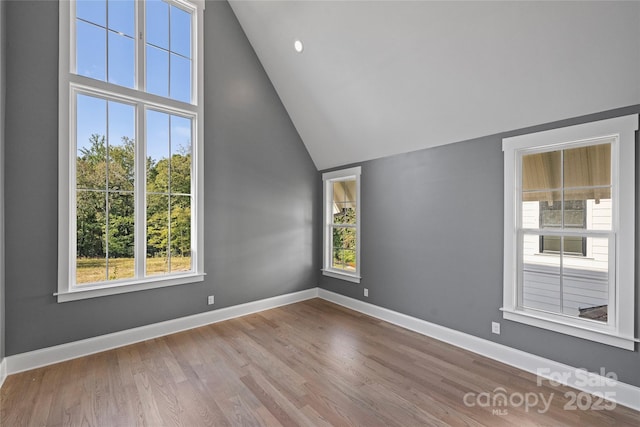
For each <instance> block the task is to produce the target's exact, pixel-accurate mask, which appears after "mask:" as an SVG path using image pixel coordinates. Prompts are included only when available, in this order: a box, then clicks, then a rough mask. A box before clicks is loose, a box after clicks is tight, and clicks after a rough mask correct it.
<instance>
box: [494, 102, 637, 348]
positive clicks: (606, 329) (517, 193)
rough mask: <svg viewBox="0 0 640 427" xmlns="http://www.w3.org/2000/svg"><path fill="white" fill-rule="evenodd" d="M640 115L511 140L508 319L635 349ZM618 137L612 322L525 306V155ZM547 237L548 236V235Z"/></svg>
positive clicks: (507, 165) (505, 145)
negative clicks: (638, 133)
mask: <svg viewBox="0 0 640 427" xmlns="http://www.w3.org/2000/svg"><path fill="white" fill-rule="evenodd" d="M637 130H638V115H637V114H633V115H629V116H624V117H616V118H612V119H606V120H600V121H596V122H590V123H585V124H580V125H575V126H569V127H563V128H558V129H552V130H548V131H543V132H536V133H531V134H525V135H520V136H515V137H511V138H505V139H503V140H502V150H503V152H504V280H503V307H502V308H501V310H502V312H503V318H504V319H507V320H512V321H515V322H520V323H525V324H527V325H531V326H536V327H539V328H543V329H548V330H551V331H555V332H560V333H563V334H567V335H572V336H575V337H580V338H583V339H587V340H591V341H596V342H600V343H603V344H607V345H611V346H615V347H620V348H624V349H627V350H632V351H633V350H634V343H635V342H637V341H638V340H637V339H636V338H635V335H634V333H635V332H634V328H635V325H634V323H635V320H634V319H635V317H634V316H635V306H634V302H635V297H634V287H635V278H634V266H635V255H634V247H635V145H636V135H635V132H636V131H637ZM612 137H613V138H614V142H613V143H612V147H611V148H612V150H611V161H612V198H613V205H612V207H613V218H612V229H611V233H610V234H609V235H610V236H611V237H610V239H612V240H610V246H612V249H613V250H611V251H610V257H609V271H610V277H609V283H610V289H609V299H610V301H611V303H612V304H613V306H610V310H609V321H608V322H607V323H606V324H604V323H601V322H597V321H592V320H589V319H578V318H575V317H572V316H565V315H562V314H555V313H549V312H546V311H542V310H534V309H529V308H525V307H523V306H522V305H521V304H520V303H519V302H518V301H519V294H520V292H521V289H522V283H521V282H520V281H521V279H520V277H521V274H520V271H519V265H520V263H519V257H520V256H521V254H522V247H521V243H520V241H521V240H520V239H519V234H520V233H521V232H522V230H523V228H522V224H521V221H522V215H521V206H522V203H521V197H522V195H521V193H522V191H521V185H522V183H521V175H522V173H521V172H522V171H521V168H522V155H523V153H524V154H529V153H532V152H536V151H537V152H541V151H552V150H560V149H565V148H570V147H575V146H580V145H586V144H589V143H590V142H591V143H593V142H595V141H597V140H600V139H603V138H612ZM545 234H546V232H545Z"/></svg>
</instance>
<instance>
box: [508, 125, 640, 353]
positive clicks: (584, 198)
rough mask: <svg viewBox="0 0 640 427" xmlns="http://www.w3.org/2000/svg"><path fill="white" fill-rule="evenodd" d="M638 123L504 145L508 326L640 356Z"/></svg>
mask: <svg viewBox="0 0 640 427" xmlns="http://www.w3.org/2000/svg"><path fill="white" fill-rule="evenodd" d="M637 129H638V115H631V116H625V117H618V118H613V119H608V120H601V121H597V122H591V123H586V124H581V125H576V126H570V127H565V128H559V129H553V130H549V131H544V132H537V133H532V134H526V135H520V136H516V137H512V138H506V139H504V140H503V151H504V162H505V163H504V174H505V177H504V178H505V181H504V182H505V189H504V190H505V193H504V194H505V206H504V208H505V228H504V293H503V308H502V310H503V316H504V318H505V319H508V320H513V321H517V322H521V323H526V324H529V325H532V326H537V327H541V328H544V329H549V330H553V331H557V332H561V333H565V334H569V335H573V336H577V337H580V338H584V339H589V340H593V341H597V342H601V343H604V344H609V345H613V346H616V347H621V348H625V349H628V350H633V349H634V342H635V341H637V339H635V338H634V313H635V307H634V301H635V299H634V262H635V256H634V246H635V227H634V225H635V208H634V206H635V144H636V135H635V131H636V130H637Z"/></svg>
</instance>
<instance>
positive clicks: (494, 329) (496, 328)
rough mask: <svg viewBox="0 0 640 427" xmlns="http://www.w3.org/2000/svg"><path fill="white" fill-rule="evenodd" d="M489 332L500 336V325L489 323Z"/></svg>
mask: <svg viewBox="0 0 640 427" xmlns="http://www.w3.org/2000/svg"><path fill="white" fill-rule="evenodd" d="M491 332H493V333H494V334H498V335H500V323H498V322H491Z"/></svg>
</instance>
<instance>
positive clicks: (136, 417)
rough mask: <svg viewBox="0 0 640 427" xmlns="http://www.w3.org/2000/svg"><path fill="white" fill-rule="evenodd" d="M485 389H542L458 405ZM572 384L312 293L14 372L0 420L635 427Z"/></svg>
mask: <svg viewBox="0 0 640 427" xmlns="http://www.w3.org/2000/svg"><path fill="white" fill-rule="evenodd" d="M496 390H498V391H499V390H504V393H506V394H507V395H516V394H520V395H524V394H526V393H536V394H538V395H544V396H545V397H547V398H550V397H552V398H551V400H550V404H549V407H548V408H547V409H548V411H540V410H539V409H541V408H542V406H540V405H539V406H537V407H534V408H526V407H524V406H523V405H507V406H497V407H494V406H486V405H485V406H483V405H478V404H475V403H477V401H472V402H471V403H474V404H471V405H470V404H468V402H467V404H465V402H466V401H465V397H468V396H473V397H477V396H478V395H480V394H481V393H485V394H488V395H490V394H491V393H494V392H496ZM571 393H577V391H576V390H572V389H570V388H568V387H555V386H552V385H551V384H549V383H548V382H543V383H542V384H537V378H536V377H535V375H532V374H530V373H527V372H524V371H521V370H518V369H517V368H514V367H511V366H507V365H504V364H502V363H500V362H497V361H495V360H491V359H488V358H485V357H483V356H480V355H477V354H474V353H471V352H468V351H465V350H462V349H459V348H456V347H454V346H452V345H450V344H447V343H443V342H440V341H436V340H433V339H430V338H427V337H424V336H422V335H419V334H417V333H415V332H412V331H408V330H406V329H403V328H401V327H398V326H395V325H391V324H389V323H386V322H383V321H381V320H379V319H375V318H372V317H370V316H367V315H364V314H361V313H358V312H354V311H352V310H349V309H347V308H345V307H341V306H338V305H335V304H332V303H330V302H327V301H324V300H320V299H313V300H308V301H304V302H301V303H296V304H291V305H288V306H283V307H279V308H276V309H271V310H266V311H263V312H260V313H254V314H251V315H248V316H244V317H242V318H237V319H232V320H228V321H224V322H220V323H216V324H212V325H208V326H204V327H201V328H196V329H193V330H189V331H185V332H180V333H177V334H173V335H169V336H166V337H160V338H156V339H151V340H147V341H144V342H141V343H138V344H133V345H129V346H125V347H121V348H118V349H114V350H111V351H107V352H103V353H99V354H95V355H91V356H87V357H83V358H79V359H75V360H71V361H68V362H64V363H58V364H56V365H51V366H48V367H44V368H39V369H35V370H33V371H29V372H23V373H20V374H15V375H11V376H9V377H8V378H7V379H6V381H5V384H4V386H3V387H2V390H0V425H1V426H3V427H4V426H11V427H14V426H15V427H21V426H29V427H30V426H51V427H57V426H74V427H75V426H98V427H101V426H108V427H112V426H122V427H130V426H148V427H159V426H185V427H199V426H285V427H289V426H323V427H324V426H366V427H373V426H403V427H404V426H421V425H425V426H474V427H480V426H491V427H494V426H496V427H500V426H512V425H517V426H523V427H524V426H554V427H555V426H578V425H580V426H633V427H638V426H640V413H638V412H636V411H633V410H631V409H629V408H625V407H622V406H617V407H615V409H613V410H603V411H595V410H566V409H565V406H566V405H567V403H568V402H569V398H568V397H567V395H570V394H571ZM500 411H502V412H500Z"/></svg>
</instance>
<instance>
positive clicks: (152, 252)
mask: <svg viewBox="0 0 640 427" xmlns="http://www.w3.org/2000/svg"><path fill="white" fill-rule="evenodd" d="M191 132H192V122H191V119H189V118H185V117H180V116H176V115H172V114H168V113H164V112H161V111H156V110H148V111H147V131H146V134H147V141H146V151H147V159H148V160H147V173H146V176H147V185H146V190H147V259H146V270H147V275H154V274H161V273H169V272H185V271H191V270H192V268H193V263H192V260H191V240H192V234H191V203H192V200H191V169H192V158H191V139H192V138H191Z"/></svg>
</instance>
